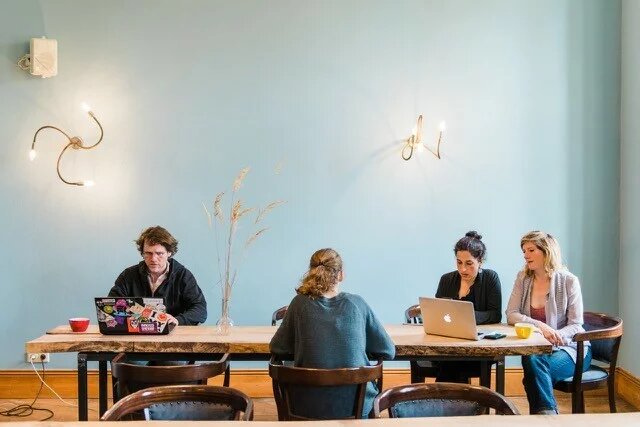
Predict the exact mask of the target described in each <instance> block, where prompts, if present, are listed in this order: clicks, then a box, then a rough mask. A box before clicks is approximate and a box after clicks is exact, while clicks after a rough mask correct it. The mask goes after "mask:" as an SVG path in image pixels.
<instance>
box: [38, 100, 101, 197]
mask: <svg viewBox="0 0 640 427" xmlns="http://www.w3.org/2000/svg"><path fill="white" fill-rule="evenodd" d="M83 108H84V109H85V110H86V111H87V114H89V117H91V118H92V119H93V121H95V122H96V124H97V125H98V128H100V138H99V139H98V142H96V143H95V144H93V145H85V144H84V141H83V140H82V138H80V137H79V136H69V135H68V134H67V133H66V132H65V131H63V130H62V129H60V128H58V127H55V126H51V125H47V126H42V127H41V128H40V129H38V130H37V131H36V133H35V134H34V135H33V142H32V143H31V151H30V152H29V159H30V160H31V161H33V160H34V159H35V158H36V154H37V153H36V139H37V138H38V134H39V133H40V131H42V130H44V129H53V130H57V131H58V132H60V133H61V134H63V135H64V136H65V137H66V138H67V140H68V141H69V142H68V143H67V145H65V147H64V148H63V149H62V152H60V155H59V156H58V162H57V163H56V171H57V172H58V178H60V180H61V181H62V182H64V183H65V184H68V185H77V186H80V187H91V186H93V185H94V182H93V181H79V182H78V181H68V180H66V179H64V177H63V176H62V174H61V173H60V159H62V156H63V154H64V153H65V152H66V151H67V149H69V147H71V148H73V149H75V150H91V149H92V148H95V147H96V146H97V145H98V144H100V143H101V142H102V138H103V136H104V130H103V129H102V125H101V124H100V122H99V121H98V119H97V118H96V116H95V114H93V112H92V111H91V108H89V106H88V105H86V104H83Z"/></svg>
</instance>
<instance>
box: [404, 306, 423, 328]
mask: <svg viewBox="0 0 640 427" xmlns="http://www.w3.org/2000/svg"><path fill="white" fill-rule="evenodd" d="M404 321H405V323H414V324H422V312H421V311H420V305H418V304H416V305H412V306H411V307H409V308H407V309H406V310H405V311H404Z"/></svg>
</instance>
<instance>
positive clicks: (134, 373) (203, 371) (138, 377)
mask: <svg viewBox="0 0 640 427" xmlns="http://www.w3.org/2000/svg"><path fill="white" fill-rule="evenodd" d="M228 357H229V354H228V353H227V354H224V355H223V356H222V358H221V359H220V360H218V361H215V362H205V363H196V364H188V365H172V366H162V365H160V366H148V365H136V364H132V363H127V362H128V360H127V355H126V354H125V353H120V354H118V355H117V356H116V357H114V358H113V360H112V361H111V375H112V377H113V381H114V393H113V397H114V399H113V400H114V403H115V402H117V401H118V400H120V399H122V398H123V397H125V396H127V395H128V394H131V393H133V392H136V391H138V390H142V389H144V388H147V387H155V386H167V385H179V384H182V385H185V384H198V385H206V384H207V379H208V378H212V377H215V376H218V375H220V374H224V381H223V383H224V386H225V387H228V386H229V361H228V360H227V359H228Z"/></svg>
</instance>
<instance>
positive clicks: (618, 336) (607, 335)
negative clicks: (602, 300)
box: [583, 311, 623, 367]
mask: <svg viewBox="0 0 640 427" xmlns="http://www.w3.org/2000/svg"><path fill="white" fill-rule="evenodd" d="M583 327H584V329H585V331H586V332H587V334H588V337H587V338H588V340H589V341H590V342H591V352H592V358H593V359H595V360H599V361H601V362H607V363H610V364H612V365H614V367H615V364H616V361H617V358H618V349H619V347H620V341H621V340H622V334H623V328H622V319H620V318H619V317H615V316H609V315H607V314H603V313H593V312H589V311H587V312H585V313H584V324H583Z"/></svg>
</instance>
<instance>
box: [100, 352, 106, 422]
mask: <svg viewBox="0 0 640 427" xmlns="http://www.w3.org/2000/svg"><path fill="white" fill-rule="evenodd" d="M98 393H99V398H100V416H101V417H102V415H103V414H104V413H105V412H107V398H108V396H107V361H106V360H100V361H99V362H98Z"/></svg>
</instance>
